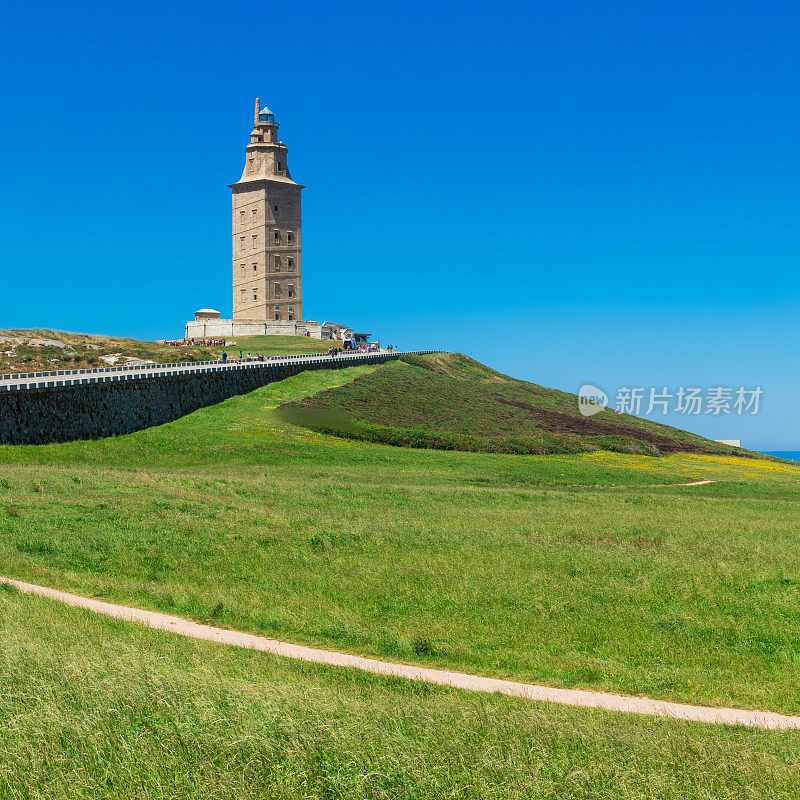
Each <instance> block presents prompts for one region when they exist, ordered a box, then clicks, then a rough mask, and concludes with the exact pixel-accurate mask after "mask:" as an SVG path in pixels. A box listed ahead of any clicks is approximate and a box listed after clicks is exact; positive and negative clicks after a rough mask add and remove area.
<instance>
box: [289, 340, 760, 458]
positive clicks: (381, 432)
mask: <svg viewBox="0 0 800 800" xmlns="http://www.w3.org/2000/svg"><path fill="white" fill-rule="evenodd" d="M282 414H283V416H284V418H285V419H286V420H287V421H289V422H292V423H294V424H297V425H304V426H305V427H308V428H312V429H314V430H318V431H323V432H325V433H334V434H337V435H340V436H347V437H349V438H353V439H362V440H367V441H373V442H380V443H383V444H392V445H401V446H407V447H425V448H433V449H440V450H467V451H474V452H486V453H579V452H587V451H592V450H608V451H616V452H622V453H641V454H646V455H663V454H665V453H674V452H692V453H710V454H713V453H725V454H731V455H737V454H738V455H743V454H745V453H746V451H743V450H741V449H740V448H732V447H727V446H725V445H720V444H718V443H717V442H713V441H711V440H709V439H705V438H703V437H702V436H697V435H696V434H693V433H688V432H687V431H682V430H679V429H678V428H672V427H669V426H667V425H661V424H659V423H657V422H651V421H649V420H644V419H640V418H638V417H633V416H629V415H627V414H618V413H616V412H615V411H612V410H604V411H601V412H600V413H598V414H596V415H594V416H592V417H589V418H586V417H583V416H582V415H581V414H580V413H579V411H578V398H577V396H576V395H573V394H568V393H567V392H561V391H558V390H556V389H548V388H546V387H544V386H538V385H537V384H533V383H528V382H527V381H521V380H517V379H516V378H510V377H508V376H507V375H502V374H501V373H499V372H495V371H494V370H493V369H490V368H489V367H486V366H484V365H483V364H480V363H478V362H477V361H473V360H472V359H471V358H468V357H467V356H463V355H458V354H456V355H454V354H449V353H448V354H437V355H430V356H415V355H409V356H403V357H402V359H401V362H399V363H397V362H395V363H392V364H387V365H386V366H385V367H384V368H383V369H381V370H379V371H378V372H375V373H371V374H369V375H365V376H363V377H361V378H359V379H358V380H356V381H354V382H352V383H350V384H347V385H345V386H340V387H337V388H336V389H331V390H327V391H325V392H323V393H320V394H318V395H316V396H314V397H312V398H305V399H303V400H302V401H300V402H293V403H289V404H287V405H286V406H284V408H283V409H282ZM748 454H749V455H751V456H754V457H759V458H763V457H764V456H761V455H760V454H757V453H748Z"/></svg>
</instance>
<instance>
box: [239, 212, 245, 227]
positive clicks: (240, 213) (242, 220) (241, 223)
mask: <svg viewBox="0 0 800 800" xmlns="http://www.w3.org/2000/svg"><path fill="white" fill-rule="evenodd" d="M239 224H240V225H241V226H242V227H243V228H244V211H240V212H239Z"/></svg>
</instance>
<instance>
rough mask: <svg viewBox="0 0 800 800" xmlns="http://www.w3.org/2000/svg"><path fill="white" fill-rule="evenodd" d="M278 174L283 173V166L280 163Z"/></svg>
mask: <svg viewBox="0 0 800 800" xmlns="http://www.w3.org/2000/svg"><path fill="white" fill-rule="evenodd" d="M278 172H283V164H281V162H280V161H279V162H278Z"/></svg>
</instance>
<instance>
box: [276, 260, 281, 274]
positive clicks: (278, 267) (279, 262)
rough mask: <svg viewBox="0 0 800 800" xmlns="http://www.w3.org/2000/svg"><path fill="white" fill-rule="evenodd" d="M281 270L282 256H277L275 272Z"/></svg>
mask: <svg viewBox="0 0 800 800" xmlns="http://www.w3.org/2000/svg"><path fill="white" fill-rule="evenodd" d="M280 271H281V257H280V256H275V272H280Z"/></svg>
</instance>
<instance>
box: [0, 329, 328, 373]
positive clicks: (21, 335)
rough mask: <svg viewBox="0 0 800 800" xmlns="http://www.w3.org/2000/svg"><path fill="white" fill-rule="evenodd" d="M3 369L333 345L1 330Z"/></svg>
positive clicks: (304, 340) (301, 339) (288, 351)
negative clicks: (175, 343) (183, 342)
mask: <svg viewBox="0 0 800 800" xmlns="http://www.w3.org/2000/svg"><path fill="white" fill-rule="evenodd" d="M2 339H8V340H14V341H5V342H3V341H0V374H4V373H6V374H7V373H10V372H49V371H51V370H57V369H85V368H88V367H107V366H109V362H108V361H106V360H104V359H103V356H109V357H111V356H118V357H119V358H118V360H117V361H115V363H124V360H125V359H126V358H135V359H141V360H143V361H154V362H157V363H165V362H171V361H213V360H215V359H218V358H221V356H222V351H223V350H227V351H228V355H230V356H237V357H238V355H239V351H240V350H243V351H244V352H245V354H246V353H248V352H250V353H252V354H254V355H255V354H256V353H257V354H260V355H262V356H277V355H294V354H298V353H322V352H325V351H326V350H327V349H328V348H329V347H330V345H331V343H330V342H327V341H326V342H323V341H320V340H319V339H311V338H309V337H307V336H245V337H239V338H237V339H236V346H235V347H233V346H232V347H225V348H223V347H202V346H193V347H171V346H169V345H165V344H158V343H156V342H145V341H142V340H139V339H127V338H123V337H119V336H93V335H90V334H84V333H67V332H65V331H53V330H48V329H36V330H28V329H25V330H16V329H15V330H5V331H3V330H0V340H2Z"/></svg>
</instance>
